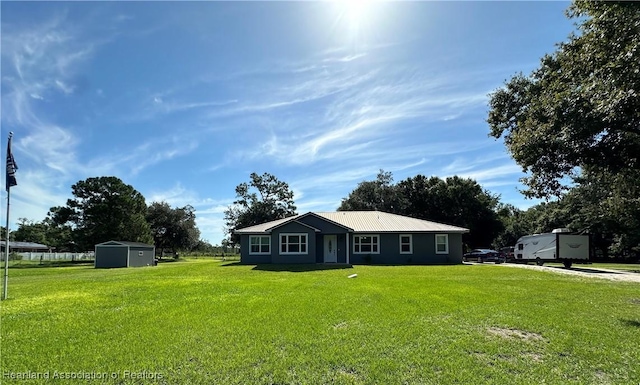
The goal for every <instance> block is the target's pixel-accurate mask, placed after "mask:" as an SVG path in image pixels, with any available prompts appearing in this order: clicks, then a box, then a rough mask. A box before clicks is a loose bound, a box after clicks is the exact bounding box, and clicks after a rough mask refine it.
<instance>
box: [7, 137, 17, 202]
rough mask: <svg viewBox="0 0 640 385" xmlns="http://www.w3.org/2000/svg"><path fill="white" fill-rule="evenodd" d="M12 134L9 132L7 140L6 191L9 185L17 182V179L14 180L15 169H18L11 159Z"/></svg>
mask: <svg viewBox="0 0 640 385" xmlns="http://www.w3.org/2000/svg"><path fill="white" fill-rule="evenodd" d="M12 134H13V133H11V134H9V142H8V143H7V191H9V189H10V188H11V186H16V185H17V184H18V181H17V180H16V170H17V169H18V165H17V164H16V161H15V160H14V159H13V154H12V153H11V136H12Z"/></svg>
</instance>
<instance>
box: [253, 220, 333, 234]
mask: <svg viewBox="0 0 640 385" xmlns="http://www.w3.org/2000/svg"><path fill="white" fill-rule="evenodd" d="M298 218H299V217H295V218H293V219H292V220H289V221H286V222H282V223H280V224H278V225H275V226H272V227H269V228H268V229H266V230H265V231H266V232H268V233H271V232H272V230H274V229H277V228H278V227H282V226H286V225H288V224H291V223H297V224H299V225H302V226H305V227H308V228H310V229H311V230H313V231H315V232H316V233H319V232H321V231H320V229H317V228H315V227H313V226H311V225H308V224H306V223H304V222H300V221H299V220H298Z"/></svg>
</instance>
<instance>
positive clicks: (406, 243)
mask: <svg viewBox="0 0 640 385" xmlns="http://www.w3.org/2000/svg"><path fill="white" fill-rule="evenodd" d="M400 254H413V237H412V236H411V234H400Z"/></svg>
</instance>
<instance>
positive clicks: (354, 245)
mask: <svg viewBox="0 0 640 385" xmlns="http://www.w3.org/2000/svg"><path fill="white" fill-rule="evenodd" d="M367 237H369V238H371V243H367V244H368V245H370V246H371V251H356V238H358V239H360V238H367ZM373 238H377V239H378V242H376V243H375V245H376V246H378V250H377V251H373V245H374V242H373ZM357 243H358V246H360V245H362V243H361V242H360V241H358V242H357ZM353 254H354V255H355V254H360V255H362V254H380V234H353Z"/></svg>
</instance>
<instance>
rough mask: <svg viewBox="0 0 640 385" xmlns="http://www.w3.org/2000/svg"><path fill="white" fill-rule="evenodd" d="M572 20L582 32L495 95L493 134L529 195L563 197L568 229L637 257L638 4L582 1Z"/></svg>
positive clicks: (561, 202)
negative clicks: (521, 171)
mask: <svg viewBox="0 0 640 385" xmlns="http://www.w3.org/2000/svg"><path fill="white" fill-rule="evenodd" d="M567 16H568V17H570V18H574V19H576V20H577V24H576V25H577V32H576V33H573V34H571V35H570V36H569V38H568V40H567V41H566V42H563V43H560V44H558V46H557V49H556V51H555V52H553V53H552V54H548V55H545V56H544V57H543V58H542V59H541V63H540V67H539V68H538V69H536V70H535V71H533V72H532V73H531V74H530V75H528V76H525V75H522V74H519V75H516V76H514V77H513V78H512V79H511V80H509V81H508V82H507V83H506V84H505V86H504V87H502V88H500V89H498V90H496V91H495V92H494V93H493V94H492V95H491V99H490V111H489V116H488V119H487V121H488V123H489V125H490V129H491V131H490V135H492V136H493V137H495V138H503V139H504V142H505V145H506V147H507V149H508V150H509V152H510V153H511V155H512V156H513V158H514V159H515V160H516V162H517V163H518V164H519V165H520V166H522V167H523V169H524V171H526V172H528V173H529V175H528V176H527V177H525V178H523V182H524V183H525V184H526V185H527V187H528V189H527V190H526V191H524V193H525V194H526V195H527V196H529V197H538V198H552V197H554V196H556V197H559V198H560V199H559V200H558V202H557V203H556V206H557V207H556V208H555V209H554V210H555V211H557V212H558V213H561V214H562V215H563V217H562V219H561V220H559V222H564V223H563V224H562V225H563V227H564V226H566V225H569V224H570V225H571V226H570V227H572V228H574V229H582V230H585V231H589V232H591V233H592V234H593V235H594V243H595V244H598V245H599V247H601V248H602V250H603V252H604V253H606V252H608V251H611V252H613V253H615V254H625V253H629V252H635V253H640V235H638V234H640V223H639V219H638V218H640V198H639V197H640V160H639V158H638V157H639V156H640V70H639V69H640V3H638V2H613V1H611V2H608V1H607V2H605V1H584V0H577V1H574V2H573V3H572V5H571V6H570V7H569V9H568V10H567ZM554 210H552V211H551V212H553V211H554ZM547 211H548V210H545V212H547Z"/></svg>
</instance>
